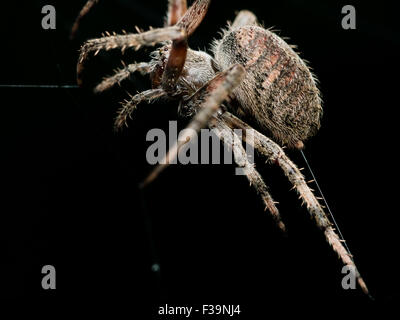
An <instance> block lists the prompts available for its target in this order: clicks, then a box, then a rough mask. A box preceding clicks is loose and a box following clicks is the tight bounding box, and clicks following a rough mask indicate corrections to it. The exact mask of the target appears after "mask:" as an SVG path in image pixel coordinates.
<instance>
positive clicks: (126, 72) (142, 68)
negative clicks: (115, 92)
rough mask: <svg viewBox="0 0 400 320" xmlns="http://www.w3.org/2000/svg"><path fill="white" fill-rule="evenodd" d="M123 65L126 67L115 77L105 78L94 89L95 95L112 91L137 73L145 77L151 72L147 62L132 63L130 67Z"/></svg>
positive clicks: (118, 71) (116, 73)
mask: <svg viewBox="0 0 400 320" xmlns="http://www.w3.org/2000/svg"><path fill="white" fill-rule="evenodd" d="M122 64H123V65H124V67H123V68H121V69H118V70H116V72H115V74H114V75H112V76H110V77H105V78H104V79H103V81H102V82H100V83H99V84H98V85H97V86H96V87H95V88H94V90H93V91H94V93H100V92H103V91H106V90H108V89H111V88H112V87H113V86H115V85H116V84H120V83H121V82H122V81H123V80H125V79H126V78H128V77H129V76H130V75H131V74H133V73H135V72H140V73H141V74H142V75H145V74H148V73H150V71H151V69H150V64H149V63H147V62H140V63H132V64H129V65H125V64H124V62H122Z"/></svg>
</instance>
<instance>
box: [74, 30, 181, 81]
mask: <svg viewBox="0 0 400 320" xmlns="http://www.w3.org/2000/svg"><path fill="white" fill-rule="evenodd" d="M185 37H186V31H185V29H184V28H180V27H177V26H173V27H167V28H161V29H153V30H150V31H147V32H143V33H137V34H124V35H116V34H115V35H109V36H107V37H103V38H98V39H91V40H88V41H86V42H85V44H84V45H83V46H82V48H81V50H80V56H79V60H78V65H77V78H78V79H77V80H78V84H79V85H81V84H82V79H81V76H82V72H83V70H84V62H85V60H86V59H87V58H88V56H89V54H90V53H92V52H94V54H95V55H96V54H97V53H98V52H100V51H101V50H111V49H115V48H121V50H122V51H124V50H125V49H126V48H131V47H134V48H135V49H136V50H138V49H139V48H140V47H141V46H152V45H154V44H156V43H159V42H164V41H167V40H174V39H182V38H185Z"/></svg>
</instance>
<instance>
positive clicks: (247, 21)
mask: <svg viewBox="0 0 400 320" xmlns="http://www.w3.org/2000/svg"><path fill="white" fill-rule="evenodd" d="M254 25H258V22H257V17H256V16H255V14H254V13H253V12H251V11H249V10H241V11H240V12H239V13H238V15H237V16H236V18H235V20H234V21H233V23H232V29H237V28H240V27H244V26H254Z"/></svg>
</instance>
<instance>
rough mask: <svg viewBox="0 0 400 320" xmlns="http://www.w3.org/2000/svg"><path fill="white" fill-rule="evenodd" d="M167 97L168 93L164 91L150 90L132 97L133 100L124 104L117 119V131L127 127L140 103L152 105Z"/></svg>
mask: <svg viewBox="0 0 400 320" xmlns="http://www.w3.org/2000/svg"><path fill="white" fill-rule="evenodd" d="M165 95H166V92H165V91H164V90H162V89H150V90H146V91H143V92H140V93H138V94H136V95H134V96H131V100H129V101H128V100H126V101H125V102H123V104H122V108H121V109H120V110H119V111H118V115H117V117H116V118H115V129H119V128H121V127H122V126H123V125H124V124H125V125H126V121H127V118H128V117H130V115H131V113H132V112H133V111H134V110H135V109H136V107H137V105H138V104H139V103H141V102H143V101H147V102H149V103H150V102H152V101H154V100H156V99H158V98H161V97H163V96H165Z"/></svg>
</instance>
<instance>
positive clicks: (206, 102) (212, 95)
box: [140, 64, 246, 188]
mask: <svg viewBox="0 0 400 320" xmlns="http://www.w3.org/2000/svg"><path fill="white" fill-rule="evenodd" d="M245 72H246V71H245V69H244V68H243V67H242V66H241V65H239V64H236V65H234V66H232V67H230V68H229V69H227V70H226V71H224V72H221V73H219V74H217V75H216V76H215V77H214V78H213V79H211V80H210V81H209V82H208V83H207V84H206V85H204V86H203V87H202V88H200V89H199V90H198V92H197V93H195V94H194V95H193V96H192V97H191V98H190V99H191V100H192V101H190V100H189V101H188V102H193V103H197V104H198V105H200V108H199V109H200V110H199V112H198V113H197V114H196V116H195V117H194V118H193V120H192V121H191V122H190V123H189V125H188V126H187V128H186V129H189V130H188V135H187V139H186V141H177V142H176V143H175V145H174V146H173V147H172V148H171V149H170V150H169V151H168V153H167V154H166V155H165V156H164V159H163V160H162V161H161V162H160V164H158V165H157V166H156V167H155V168H154V170H153V171H152V172H151V173H150V175H149V176H148V177H147V178H146V179H145V180H144V181H143V182H142V183H141V185H140V186H141V188H143V187H145V186H147V185H148V184H149V183H151V182H152V181H153V180H155V179H156V178H157V176H158V175H159V174H160V173H161V172H162V171H163V170H164V169H165V168H166V167H167V166H168V165H169V163H171V162H172V161H173V160H174V159H176V158H177V156H178V154H179V150H180V148H181V147H182V146H183V145H184V144H186V143H187V142H188V141H190V140H191V139H193V138H194V136H195V135H196V134H197V132H198V131H199V130H200V129H201V128H204V127H205V126H207V125H208V123H209V121H210V119H211V118H212V117H213V115H214V114H215V112H217V111H218V109H219V108H220V105H221V104H222V103H223V102H224V101H225V100H227V99H228V97H229V95H230V94H231V93H232V91H233V90H234V89H235V88H236V87H237V86H238V85H239V84H240V82H241V81H242V79H243V77H244V74H245Z"/></svg>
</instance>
